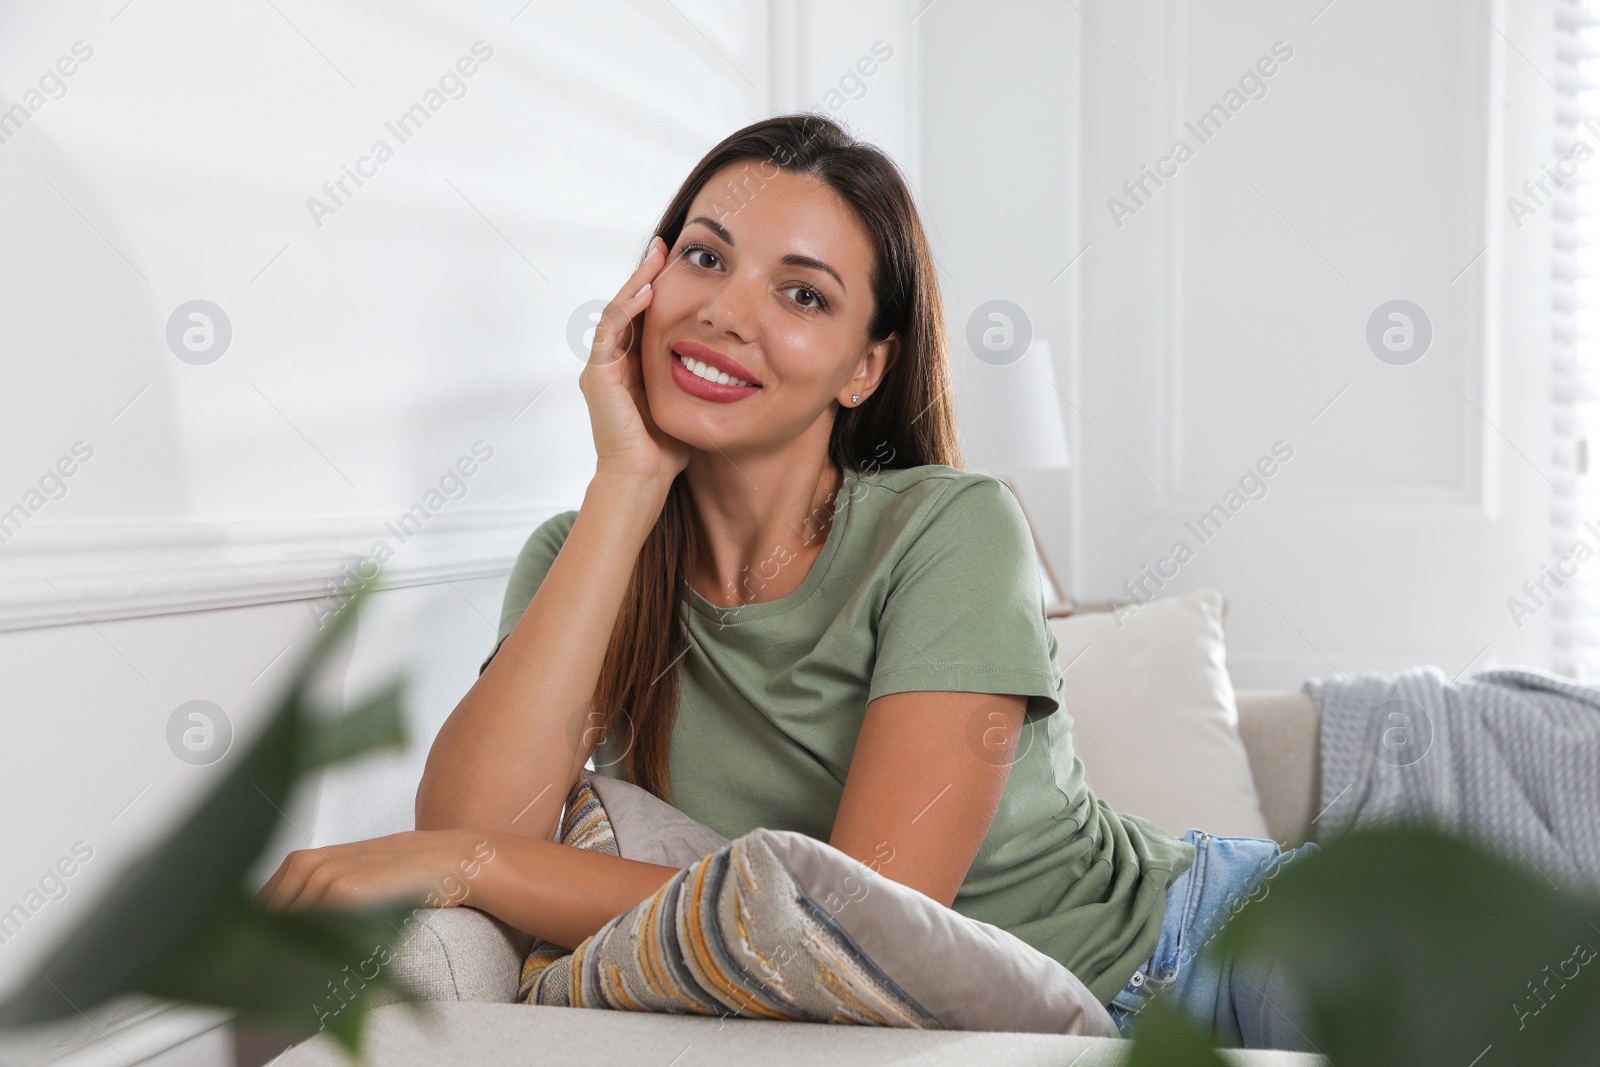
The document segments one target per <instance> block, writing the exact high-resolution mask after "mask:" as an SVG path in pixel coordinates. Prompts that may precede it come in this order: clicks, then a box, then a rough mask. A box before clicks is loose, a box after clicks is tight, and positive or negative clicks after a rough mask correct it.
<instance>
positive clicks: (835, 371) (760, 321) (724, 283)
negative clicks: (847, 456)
mask: <svg viewBox="0 0 1600 1067" xmlns="http://www.w3.org/2000/svg"><path fill="white" fill-rule="evenodd" d="M768 175H770V177H769V176H768ZM872 262H873V249H872V243H871V240H870V238H869V237H868V234H867V231H866V228H865V227H864V226H863V225H862V224H861V222H860V220H858V219H857V218H856V216H855V214H854V213H853V212H852V211H851V210H850V208H849V207H848V206H847V205H846V204H845V202H844V201H843V200H841V199H840V198H839V196H838V194H836V193H834V192H833V190H831V189H830V188H828V186H827V185H826V184H824V183H823V182H822V181H820V180H818V179H816V178H813V177H810V176H807V175H794V174H790V173H789V172H787V171H783V170H778V169H777V168H775V167H773V166H771V165H770V164H766V165H764V164H763V163H761V162H759V161H756V160H750V161H744V162H739V163H734V164H731V165H730V166H728V167H725V168H724V169H723V170H721V171H719V172H718V173H716V174H715V175H713V176H712V178H711V180H710V181H708V182H706V184H705V186H704V187H703V188H702V189H701V190H700V193H699V195H698V196H696V197H695V199H694V203H693V204H692V205H691V207H690V209H689V215H688V221H687V222H686V224H685V225H684V227H683V231H682V233H681V234H680V235H679V237H678V240H677V242H676V243H675V244H674V245H673V246H672V248H670V249H669V250H668V252H667V259H666V264H665V266H663V268H662V270H661V273H660V274H659V275H657V276H656V279H655V281H654V283H653V284H652V288H654V289H655V296H654V297H652V299H651V303H650V306H649V307H648V308H647V309H646V310H645V314H644V332H643V337H642V344H641V349H640V352H641V357H642V369H643V373H644V378H645V386H646V389H647V395H648V397H649V403H650V414H651V416H652V417H653V418H654V420H655V422H656V425H657V426H659V427H660V428H661V429H662V430H663V431H664V432H666V433H668V434H670V435H672V436H673V437H675V438H677V439H678V440H680V441H683V442H684V443H686V444H688V445H690V446H691V447H693V448H697V449H702V450H706V451H710V450H713V449H715V450H717V451H720V452H723V453H727V452H730V451H733V450H750V449H755V450H763V449H764V446H781V445H782V444H784V443H786V442H789V441H791V440H793V439H794V438H796V437H798V436H799V435H800V434H802V433H803V432H804V431H805V430H806V429H808V428H809V427H812V426H815V425H817V424H818V423H819V421H822V422H826V423H827V424H829V425H831V422H832V416H833V411H834V404H836V403H843V404H846V405H849V406H852V407H853V406H857V405H851V404H849V400H850V396H851V394H852V393H856V394H859V395H860V397H861V400H862V402H863V403H865V402H866V399H867V396H868V395H869V394H870V393H871V392H872V390H873V389H874V388H876V386H877V384H878V382H879V381H881V380H882V377H883V374H884V372H885V371H886V370H887V369H888V360H889V359H890V358H892V355H893V351H894V348H895V345H896V341H895V340H894V339H892V338H891V339H888V340H884V341H880V342H877V343H876V344H869V343H868V340H867V326H868V323H869V321H870V320H871V317H872V313H873V297H872V289H871V279H870V275H871V271H872ZM684 357H687V359H688V360H689V361H690V362H688V363H686V362H684ZM719 362H720V363H721V364H722V366H720V367H717V368H716V369H714V370H711V371H709V373H712V374H716V375H717V376H718V378H719V379H720V378H721V374H720V373H719V372H720V371H726V372H727V374H728V375H730V376H731V379H733V380H732V381H730V382H728V383H727V384H718V383H717V382H709V381H706V380H705V379H704V378H703V377H701V376H700V375H699V374H696V373H695V372H696V371H697V370H698V371H700V372H701V374H704V373H708V371H707V367H706V365H707V364H710V365H713V366H715V365H716V364H718V363H719ZM741 381H742V382H743V383H748V384H740V382H741Z"/></svg>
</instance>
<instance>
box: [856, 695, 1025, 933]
mask: <svg viewBox="0 0 1600 1067" xmlns="http://www.w3.org/2000/svg"><path fill="white" fill-rule="evenodd" d="M1027 704H1028V700H1027V697H1024V696H1009V695H1008V696H996V695H993V694H990V693H941V692H914V693H891V694H890V695H888V696H882V697H879V698H878V699H877V700H874V701H873V702H872V703H870V704H868V705H867V714H866V718H865V720H864V721H863V722H862V724H861V734H860V736H859V738H858V739H857V740H856V747H855V752H854V754H853V755H852V756H851V757H850V773H849V774H848V775H847V776H846V778H845V783H844V795H843V796H842V797H841V798H840V800H839V811H838V814H837V815H836V816H835V817H834V823H833V833H832V835H831V836H830V838H829V841H828V843H829V844H831V845H832V846H833V847H834V848H837V849H838V850H839V851H841V852H844V853H845V854H847V855H849V856H853V857H855V858H856V859H858V860H860V861H861V862H863V863H866V864H867V865H869V866H871V867H873V868H874V869H875V870H877V871H879V873H881V874H887V875H888V876H889V877H891V878H893V879H894V880H895V881H897V882H899V883H900V884H902V885H908V886H910V887H911V888H913V889H916V890H919V891H921V892H922V893H925V894H927V895H928V896H930V897H932V898H933V899H934V900H937V901H939V903H941V904H944V905H945V906H946V907H948V906H949V905H950V904H952V903H953V902H954V901H955V899H956V891H957V890H959V889H960V888H961V883H962V881H963V880H964V879H965V878H966V876H967V870H968V868H970V867H971V866H972V860H973V858H974V857H975V856H977V854H978V846H979V845H980V844H982V842H983V835H984V834H986V833H988V832H989V824H990V823H991V822H993V821H994V813H995V811H996V810H997V809H998V808H999V806H1000V797H1001V794H1003V793H1004V792H1005V788H1006V778H1007V777H1008V776H1009V775H1010V772H1011V762H1012V760H1013V759H1014V758H1015V755H1014V754H1015V751H1016V744H1017V737H1018V734H1019V733H1020V731H1021V729H1022V720H1023V715H1024V713H1025V712H1026V710H1027ZM886 857H887V858H886Z"/></svg>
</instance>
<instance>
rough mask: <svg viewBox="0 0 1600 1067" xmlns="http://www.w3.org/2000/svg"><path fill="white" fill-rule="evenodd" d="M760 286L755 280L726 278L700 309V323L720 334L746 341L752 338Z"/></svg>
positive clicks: (759, 297) (735, 277) (760, 290)
mask: <svg viewBox="0 0 1600 1067" xmlns="http://www.w3.org/2000/svg"><path fill="white" fill-rule="evenodd" d="M762 288H763V287H762V283H761V282H760V281H759V280H757V279H754V278H739V277H737V276H729V277H727V278H726V279H724V280H723V281H722V282H721V283H720V284H718V285H717V286H716V287H715V288H714V289H713V290H712V291H711V294H710V296H708V297H707V299H706V302H705V304H704V305H702V306H701V308H700V321H701V322H702V323H704V324H705V325H706V326H707V327H709V328H710V329H712V330H715V331H716V332H717V333H719V334H726V335H728V336H731V337H734V338H737V339H738V340H739V341H740V342H749V341H751V340H753V339H754V337H755V322H756V308H757V302H758V301H759V300H760V299H761V292H762Z"/></svg>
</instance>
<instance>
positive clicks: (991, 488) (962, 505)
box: [856, 463, 1017, 516]
mask: <svg viewBox="0 0 1600 1067" xmlns="http://www.w3.org/2000/svg"><path fill="white" fill-rule="evenodd" d="M856 478H857V480H858V481H859V482H860V484H861V485H862V486H863V489H862V490H858V491H857V497H858V499H862V500H870V499H871V498H872V497H873V496H874V495H877V496H878V498H879V500H878V503H879V506H880V507H884V508H892V509H893V510H895V511H897V512H900V513H901V514H904V513H905V511H906V505H907V504H909V505H911V508H912V509H913V510H916V509H927V510H928V511H929V512H937V511H944V510H947V509H955V510H956V511H958V512H961V513H962V514H964V515H967V516H976V515H979V514H989V513H992V512H994V511H995V510H997V509H999V510H1007V511H1009V510H1012V509H1016V508H1017V504H1016V497H1015V495H1014V494H1013V493H1012V492H1011V487H1010V486H1008V485H1007V484H1006V483H1005V482H1003V481H1001V480H1000V479H999V478H997V477H995V476H994V475H992V474H981V473H979V472H977V471H969V470H962V469H961V468H960V467H949V466H946V465H944V464H942V463H925V464H923V465H922V466H919V467H898V468H886V467H885V468H877V469H868V470H862V471H858V472H857V473H856ZM876 489H881V490H884V492H883V493H879V494H874V493H873V490H876Z"/></svg>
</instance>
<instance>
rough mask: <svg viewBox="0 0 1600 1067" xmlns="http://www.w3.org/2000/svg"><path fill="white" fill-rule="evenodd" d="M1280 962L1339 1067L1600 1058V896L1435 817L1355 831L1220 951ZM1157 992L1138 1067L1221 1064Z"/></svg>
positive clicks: (1274, 890) (1462, 1066) (1289, 878)
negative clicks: (1518, 861) (1521, 861)
mask: <svg viewBox="0 0 1600 1067" xmlns="http://www.w3.org/2000/svg"><path fill="white" fill-rule="evenodd" d="M1235 950H1237V951H1238V952H1239V953H1240V954H1241V956H1243V957H1254V958H1255V959H1257V960H1259V961H1263V962H1264V961H1269V960H1281V961H1282V962H1283V965H1284V966H1286V967H1287V968H1288V970H1289V972H1290V974H1291V975H1292V976H1293V980H1294V983H1295V985H1296V987H1297V989H1298V990H1299V991H1300V993H1301V995H1302V997H1303V999H1304V1001H1305V1008H1306V1011H1307V1012H1308V1014H1309V1016H1310V1017H1309V1019H1308V1020H1307V1024H1308V1030H1307V1036H1308V1037H1309V1038H1310V1040H1311V1041H1312V1042H1313V1044H1314V1045H1315V1047H1316V1049H1317V1051H1318V1052H1320V1053H1321V1054H1322V1055H1323V1056H1324V1057H1326V1058H1327V1060H1328V1061H1329V1062H1330V1063H1333V1064H1337V1065H1339V1067H1354V1065H1360V1067H1390V1065H1393V1067H1400V1065H1405V1067H1427V1065H1431V1064H1439V1065H1448V1067H1496V1065H1501V1064H1541V1065H1546V1064H1593V1063H1596V1062H1600V1060H1597V1057H1600V1052H1597V1051H1596V1050H1600V963H1596V959H1597V956H1600V953H1597V950H1600V896H1596V895H1595V894H1594V893H1593V891H1591V890H1584V889H1582V888H1578V887H1572V886H1564V885H1557V884H1555V883H1554V882H1552V881H1550V880H1549V879H1547V878H1546V877H1545V876H1544V875H1543V874H1541V873H1539V872H1538V871H1536V870H1534V869H1532V868H1531V867H1529V866H1527V865H1524V864H1515V863H1511V862H1508V861H1507V860H1505V859H1503V858H1501V856H1500V855H1498V854H1496V853H1493V852H1491V851H1489V850H1488V849H1486V848H1484V847H1483V846H1481V845H1480V844H1478V843H1476V842H1474V841H1473V840H1470V839H1468V838H1466V837H1463V836H1460V835H1458V834H1457V833H1455V832H1454V831H1451V830H1449V829H1446V828H1445V827H1443V826H1441V825H1439V824H1438V823H1436V822H1433V821H1432V820H1426V819H1410V820H1406V821H1403V822H1394V823H1390V824H1387V825H1384V826H1381V827H1378V828H1368V829H1353V830H1350V831H1348V832H1345V833H1343V834H1341V835H1339V836H1337V837H1335V838H1333V839H1332V840H1331V841H1328V842H1326V843H1323V844H1322V846H1321V850H1320V851H1318V852H1316V853H1313V854H1311V855H1308V856H1305V857H1303V858H1300V859H1297V860H1296V861H1295V862H1294V863H1291V864H1287V865H1286V866H1285V867H1284V868H1283V869H1282V870H1281V871H1279V872H1278V873H1277V874H1276V875H1275V876H1274V878H1273V880H1272V885H1271V889H1270V891H1269V892H1268V893H1267V895H1266V896H1264V897H1263V898H1261V899H1260V900H1258V901H1256V902H1255V903H1253V904H1251V905H1249V906H1248V907H1245V908H1244V909H1242V910H1241V911H1240V912H1239V913H1238V914H1237V915H1236V916H1235V917H1234V919H1233V920H1232V921H1231V922H1230V923H1229V924H1228V925H1227V926H1225V927H1224V928H1223V930H1222V931H1221V932H1220V933H1219V934H1218V935H1217V937H1216V938H1215V939H1214V940H1213V941H1212V943H1211V944H1210V945H1208V946H1207V948H1206V950H1205V951H1207V952H1210V953H1213V958H1216V956H1217V955H1218V954H1225V953H1227V952H1230V951H1235ZM1221 1062H1222V1061H1221V1059H1220V1058H1219V1057H1218V1056H1217V1054H1216V1053H1215V1052H1213V1051H1212V1050H1211V1048H1210V1047H1209V1041H1208V1035H1205V1034H1203V1033H1201V1032H1200V1031H1199V1030H1197V1029H1195V1028H1193V1027H1192V1026H1190V1025H1189V1024H1188V1023H1187V1022H1185V1021H1184V1020H1183V1019H1182V1018H1181V1017H1179V1016H1178V1014H1177V1012H1176V1009H1174V1008H1173V1007H1172V1006H1171V1005H1169V1004H1167V1003H1165V1002H1164V1001H1161V1000H1160V999H1159V998H1157V1000H1156V1001H1154V1002H1152V1003H1151V1004H1150V1005H1149V1006H1148V1007H1147V1008H1146V1009H1145V1010H1144V1012H1142V1013H1141V1020H1140V1028H1139V1030H1138V1031H1137V1033H1136V1034H1135V1038H1134V1045H1133V1048H1132V1050H1131V1055H1130V1058H1129V1059H1128V1061H1127V1064H1128V1067H1145V1065H1154V1064H1162V1065H1164V1067H1165V1065H1171V1067H1216V1065H1218V1064H1220V1063H1221Z"/></svg>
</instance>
